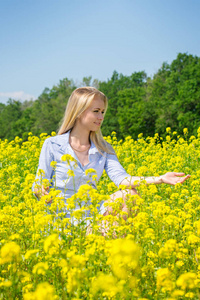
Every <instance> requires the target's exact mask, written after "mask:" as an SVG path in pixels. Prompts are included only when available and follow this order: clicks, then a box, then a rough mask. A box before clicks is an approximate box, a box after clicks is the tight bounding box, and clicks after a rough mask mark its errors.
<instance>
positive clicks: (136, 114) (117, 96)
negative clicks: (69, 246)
mask: <svg viewBox="0 0 200 300" xmlns="http://www.w3.org/2000/svg"><path fill="white" fill-rule="evenodd" d="M81 85H82V86H94V87H96V88H98V89H99V90H100V91H102V92H103V93H105V95H106V96H107V98H108V103H109V105H108V110H107V113H106V117H105V120H104V123H103V126H102V132H103V135H104V136H108V135H110V133H111V132H112V131H115V132H116V133H117V137H118V138H125V137H126V136H127V135H131V136H132V137H133V138H135V139H136V138H137V136H138V134H139V133H143V135H144V136H145V137H147V136H153V135H154V133H156V132H157V133H159V134H160V135H165V130H166V127H171V129H172V130H174V131H177V132H178V133H179V134H182V132H183V128H188V131H189V134H193V135H194V134H196V130H197V128H198V127H199V126H200V117H199V116H200V58H199V57H197V56H193V55H191V54H187V53H183V54H182V53H179V54H178V55H177V58H176V59H175V60H174V61H173V62H172V63H171V64H168V63H166V62H165V63H163V65H162V66H161V68H160V69H159V70H158V72H157V73H156V74H155V75H154V77H153V78H148V77H147V75H146V73H145V72H144V71H141V72H135V73H133V74H131V75H130V76H124V75H123V74H119V73H118V72H117V71H114V72H113V75H112V76H111V78H110V79H108V80H107V81H99V80H98V79H94V80H92V76H88V77H84V78H83V80H82V83H81ZM77 87H78V86H77V85H76V84H75V83H74V82H73V81H72V80H69V79H67V78H64V79H63V80H60V82H59V84H58V85H57V86H53V87H52V89H49V88H45V89H44V91H43V92H42V94H41V95H40V96H39V97H38V99H37V100H36V101H24V102H23V103H22V102H20V101H16V100H13V99H10V100H9V101H8V102H7V104H6V105H5V104H1V103H0V138H1V139H4V138H7V139H8V140H12V139H13V138H14V137H15V136H16V135H18V136H19V137H22V138H23V139H26V137H27V135H28V132H30V131H31V132H32V133H33V134H34V135H39V134H40V133H42V132H46V133H48V134H50V133H51V132H52V131H57V130H58V128H59V125H60V122H61V120H62V118H63V115H64V112H65V107H66V104H67V100H68V99H69V96H70V95H71V93H72V91H73V90H74V89H75V88H77Z"/></svg>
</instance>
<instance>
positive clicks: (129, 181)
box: [121, 172, 190, 188]
mask: <svg viewBox="0 0 200 300" xmlns="http://www.w3.org/2000/svg"><path fill="white" fill-rule="evenodd" d="M184 175H185V174H184V173H176V172H168V173H166V174H164V175H161V176H159V177H153V176H152V177H139V176H130V177H126V178H125V179H124V180H122V182H121V185H126V186H129V187H131V188H136V187H137V186H139V185H140V183H141V182H142V181H145V182H146V184H152V183H154V184H160V183H167V184H171V185H175V184H176V183H183V182H184V181H185V180H187V179H188V178H189V177H190V175H186V176H184Z"/></svg>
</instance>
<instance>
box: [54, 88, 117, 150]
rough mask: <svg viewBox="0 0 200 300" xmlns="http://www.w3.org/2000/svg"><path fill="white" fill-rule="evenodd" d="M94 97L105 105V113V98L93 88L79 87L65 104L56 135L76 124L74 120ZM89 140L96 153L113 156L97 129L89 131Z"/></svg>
mask: <svg viewBox="0 0 200 300" xmlns="http://www.w3.org/2000/svg"><path fill="white" fill-rule="evenodd" d="M95 96H98V97H100V99H102V100H103V101H104V104H105V112H106V110H107V107H108V100H107V97H106V96H105V95H104V94H103V93H102V92H100V91H99V90H97V89H96V88H94V87H80V88H77V89H76V90H74V91H73V92H72V94H71V96H70V97H69V100H68V102H67V106H66V110H65V115H64V118H63V122H62V124H61V126H60V129H59V131H58V135H61V134H63V133H66V132H68V131H69V130H71V129H72V128H73V127H74V125H75V122H76V119H77V118H78V117H79V116H80V115H81V114H82V113H83V112H84V111H85V110H86V109H87V108H88V107H89V106H90V104H91V103H92V100H93V99H94V97H95ZM90 140H91V141H92V142H93V143H94V144H95V146H96V147H97V149H98V151H99V152H100V153H101V154H102V152H107V153H109V154H114V151H113V150H112V147H111V146H110V145H109V144H108V143H107V142H106V141H105V140H104V138H103V135H102V133H101V129H100V128H99V129H98V130H97V131H91V133H90Z"/></svg>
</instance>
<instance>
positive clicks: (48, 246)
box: [44, 233, 61, 254]
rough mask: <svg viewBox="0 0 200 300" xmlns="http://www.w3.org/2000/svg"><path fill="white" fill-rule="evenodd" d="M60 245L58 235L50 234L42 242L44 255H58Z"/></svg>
mask: <svg viewBox="0 0 200 300" xmlns="http://www.w3.org/2000/svg"><path fill="white" fill-rule="evenodd" d="M60 245H61V240H60V239H59V236H58V234H56V233H54V234H51V235H50V236H48V237H47V238H46V239H45V241H44V251H45V252H46V253H48V252H49V253H50V254H55V253H58V251H59V247H60Z"/></svg>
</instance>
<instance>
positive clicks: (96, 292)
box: [0, 128, 200, 300]
mask: <svg viewBox="0 0 200 300" xmlns="http://www.w3.org/2000/svg"><path fill="white" fill-rule="evenodd" d="M183 132H184V133H183V137H180V136H177V133H176V132H171V130H170V128H167V135H166V138H165V139H162V138H160V137H159V136H158V134H156V135H155V136H154V137H148V138H146V139H144V138H143V136H142V134H140V135H139V137H138V139H137V141H135V140H133V139H132V138H131V137H127V138H126V140H125V141H124V142H123V141H117V138H116V136H115V133H113V134H112V135H111V137H107V141H108V142H110V143H112V145H113V147H114V148H115V151H116V153H117V155H118V158H119V160H120V162H121V163H122V165H123V166H124V168H125V169H126V170H127V172H128V173H129V174H132V175H137V176H152V175H155V176H158V175H161V174H164V173H166V172H168V171H175V172H178V171H181V172H184V173H186V174H191V178H190V179H189V180H187V181H186V182H185V183H184V184H183V185H180V184H177V185H176V186H169V185H166V184H162V185H149V186H146V185H145V182H144V183H143V184H141V186H140V187H139V188H138V192H139V195H140V196H130V198H129V199H128V205H129V214H127V218H124V215H125V214H126V213H125V212H121V213H120V206H121V199H118V200H117V201H116V203H113V204H111V205H112V206H113V209H114V211H116V214H115V215H114V216H112V215H109V216H107V217H103V216H101V215H98V210H97V207H98V205H99V203H100V202H101V201H102V200H106V199H108V195H109V194H111V193H113V192H114V191H116V190H117V187H116V186H115V185H114V184H113V183H111V182H110V180H109V179H108V177H107V175H106V174H103V177H102V179H101V181H100V182H99V183H98V190H97V191H96V190H94V189H92V188H91V187H90V186H89V185H84V186H82V187H81V188H80V190H79V191H78V193H77V194H75V195H74V196H73V197H71V198H70V199H69V201H68V203H67V208H68V209H69V210H71V212H73V208H74V207H75V204H77V203H81V202H82V201H84V203H85V204H84V205H83V206H82V207H80V209H79V210H77V211H75V212H74V213H72V216H71V219H67V218H65V213H64V212H63V210H64V209H65V204H64V201H63V199H62V197H61V196H59V191H57V190H53V189H51V192H50V194H49V195H48V196H44V197H42V199H41V200H40V201H38V200H37V199H36V198H35V197H34V195H33V194H32V190H31V186H32V184H33V182H34V179H35V172H36V168H37V164H38V158H39V154H40V150H41V146H42V144H43V142H44V140H45V139H46V137H47V135H46V134H42V135H41V136H40V138H38V137H35V136H32V134H31V133H30V134H29V138H28V141H26V142H22V141H21V139H20V138H18V137H16V138H15V140H14V141H12V142H8V141H6V140H5V141H0V182H1V184H0V210H1V211H0V248H1V250H0V270H1V271H0V299H24V300H46V299H48V300H51V299H73V300H79V299H91V300H92V299H94V300H96V299H140V300H144V299H168V300H172V299H174V300H175V299H200V264H199V262H200V167H199V164H200V128H199V129H198V131H197V136H191V137H190V136H188V132H187V129H184V131H183ZM52 135H55V133H52ZM63 160H64V161H65V162H66V164H67V163H70V157H68V156H67V155H65V157H63ZM52 166H53V167H55V168H56V164H54V163H53V165H52ZM87 172H91V176H93V179H94V178H95V174H94V172H93V170H89V171H87ZM73 175H74V174H73V172H69V176H73ZM41 178H42V171H41ZM41 180H42V179H41ZM43 183H44V184H48V182H45V180H44V182H43ZM121 188H123V187H121ZM48 199H53V201H52V204H46V200H48ZM133 202H135V203H136V204H135V205H133ZM88 209H90V211H91V214H90V217H85V214H86V211H87V210H88ZM87 219H88V220H90V221H91V226H90V228H88V229H87V228H86V225H85V223H86V221H87ZM125 219H127V220H125ZM74 220H76V222H74ZM102 232H103V233H102Z"/></svg>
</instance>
